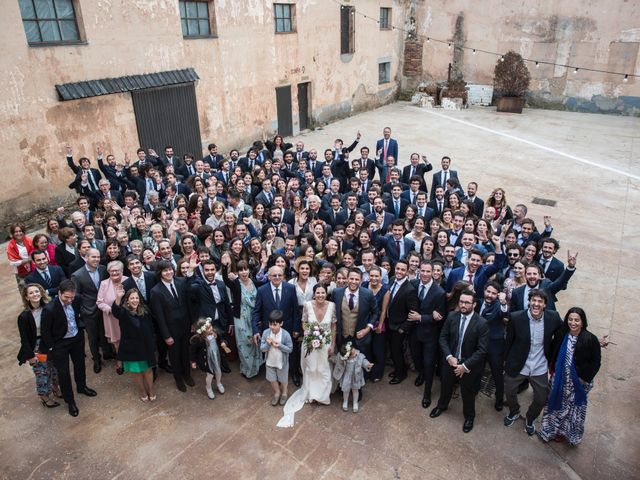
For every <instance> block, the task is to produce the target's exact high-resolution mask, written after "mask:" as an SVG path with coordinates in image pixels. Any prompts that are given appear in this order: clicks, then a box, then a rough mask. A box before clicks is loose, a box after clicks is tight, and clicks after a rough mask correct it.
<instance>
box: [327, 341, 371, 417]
mask: <svg viewBox="0 0 640 480" xmlns="http://www.w3.org/2000/svg"><path fill="white" fill-rule="evenodd" d="M372 367H373V363H371V362H370V361H368V360H367V358H366V357H365V356H364V354H362V353H360V350H358V349H357V348H356V347H355V345H352V344H351V342H347V343H346V344H345V345H343V346H342V349H341V350H340V355H339V356H338V358H337V359H336V366H335V368H334V370H333V378H335V379H336V380H338V382H339V383H340V388H341V389H342V410H344V411H345V412H348V411H349V393H350V392H351V393H352V394H353V413H358V390H360V389H361V388H362V387H363V386H364V373H363V372H362V369H365V370H366V371H367V372H369V371H370V370H371V368H372Z"/></svg>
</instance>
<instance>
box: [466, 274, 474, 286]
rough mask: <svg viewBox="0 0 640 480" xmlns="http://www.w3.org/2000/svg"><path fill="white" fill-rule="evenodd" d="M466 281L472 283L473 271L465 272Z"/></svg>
mask: <svg viewBox="0 0 640 480" xmlns="http://www.w3.org/2000/svg"><path fill="white" fill-rule="evenodd" d="M467 282H469V283H470V284H471V285H473V273H471V272H469V273H468V274H467Z"/></svg>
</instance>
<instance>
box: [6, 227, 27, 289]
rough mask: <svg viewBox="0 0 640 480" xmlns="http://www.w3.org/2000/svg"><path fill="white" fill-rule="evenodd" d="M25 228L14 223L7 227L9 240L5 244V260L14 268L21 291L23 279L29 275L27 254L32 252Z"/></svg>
mask: <svg viewBox="0 0 640 480" xmlns="http://www.w3.org/2000/svg"><path fill="white" fill-rule="evenodd" d="M26 232H27V231H26V229H25V226H24V225H23V224H22V223H14V224H13V225H11V226H10V227H9V233H10V234H11V240H9V243H8V244H7V258H8V259H9V263H10V264H11V266H12V267H14V268H15V274H16V282H17V283H18V288H20V290H22V287H23V286H24V279H25V278H26V277H27V275H29V274H30V273H31V258H30V257H29V253H31V252H32V251H33V242H32V241H31V238H30V237H28V236H27V235H26Z"/></svg>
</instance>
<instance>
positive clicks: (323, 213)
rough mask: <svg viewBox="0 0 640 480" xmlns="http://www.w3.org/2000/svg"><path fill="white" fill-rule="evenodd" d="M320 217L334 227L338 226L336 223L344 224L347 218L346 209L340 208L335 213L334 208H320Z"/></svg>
mask: <svg viewBox="0 0 640 480" xmlns="http://www.w3.org/2000/svg"><path fill="white" fill-rule="evenodd" d="M319 217H320V218H321V219H322V220H324V221H325V223H328V224H329V225H330V226H331V228H332V229H334V228H336V225H344V219H346V218H347V217H346V213H345V211H344V210H342V209H340V211H339V212H338V213H337V214H335V216H334V213H333V209H329V210H320V213H319Z"/></svg>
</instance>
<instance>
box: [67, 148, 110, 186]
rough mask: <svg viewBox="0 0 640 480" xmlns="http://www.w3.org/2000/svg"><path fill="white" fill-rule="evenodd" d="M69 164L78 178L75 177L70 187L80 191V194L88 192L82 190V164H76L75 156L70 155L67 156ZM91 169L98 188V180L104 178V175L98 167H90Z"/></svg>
mask: <svg viewBox="0 0 640 480" xmlns="http://www.w3.org/2000/svg"><path fill="white" fill-rule="evenodd" d="M67 165H68V166H69V168H70V169H71V171H72V172H73V173H75V175H76V178H74V179H73V182H71V183H70V184H69V188H71V189H72V190H75V191H76V192H78V195H81V194H82V193H87V192H83V191H82V185H81V183H82V179H81V178H80V177H81V176H82V167H80V165H76V164H75V163H73V157H69V156H67ZM89 170H90V171H91V174H92V175H93V179H94V180H95V184H96V188H97V187H98V182H99V181H100V179H101V178H102V175H100V172H99V171H98V169H97V168H90V169H89Z"/></svg>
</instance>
